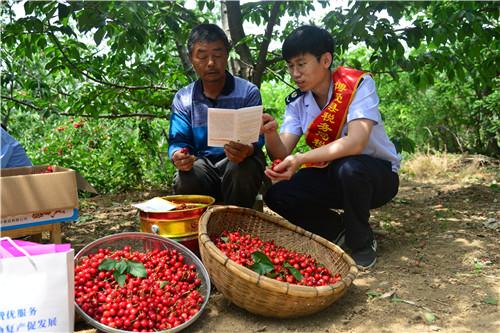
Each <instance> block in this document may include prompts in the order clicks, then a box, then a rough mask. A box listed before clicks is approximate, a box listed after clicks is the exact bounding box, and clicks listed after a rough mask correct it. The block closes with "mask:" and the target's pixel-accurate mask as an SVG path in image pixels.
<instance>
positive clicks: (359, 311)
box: [63, 157, 500, 333]
mask: <svg viewBox="0 0 500 333" xmlns="http://www.w3.org/2000/svg"><path fill="white" fill-rule="evenodd" d="M443 164H444V165H443ZM498 183H500V179H499V164H498V160H496V161H495V160H493V161H492V160H488V159H486V160H485V159H482V158H463V157H460V158H455V159H453V161H450V159H449V158H446V157H445V158H444V159H443V158H441V159H440V158H437V159H436V158H429V157H427V159H425V158H423V159H422V160H420V161H418V160H414V161H413V162H412V164H410V163H409V164H407V166H406V169H405V172H404V173H403V174H402V182H401V187H400V191H399V194H398V195H397V197H396V198H395V199H394V200H393V201H392V202H391V203H389V204H387V205H386V206H385V207H383V208H380V209H377V210H374V211H372V218H371V220H370V223H371V224H372V226H373V228H374V230H375V231H376V236H377V239H378V244H379V251H378V262H377V264H376V266H375V267H374V268H372V269H371V270H370V271H367V272H362V273H360V274H359V275H358V277H357V279H356V280H355V281H354V283H353V285H351V287H349V290H348V292H347V293H346V294H345V295H344V296H343V297H342V298H341V299H340V300H338V301H337V302H336V303H334V304H333V305H332V306H330V307H329V308H327V309H325V310H324V311H322V312H320V313H317V314H315V315H311V316H308V317H304V318H297V319H288V320H278V319H269V318H264V317H259V316H256V315H253V314H250V313H248V312H246V311H245V310H242V309H240V308H238V307H236V306H235V305H233V304H231V303H230V302H229V301H227V300H226V299H225V298H224V297H223V296H222V295H221V294H220V293H218V292H217V291H215V292H212V294H211V296H210V300H209V302H208V305H207V308H206V309H205V311H204V313H203V315H202V316H201V317H200V318H199V319H198V320H197V321H196V322H195V323H194V324H193V325H192V326H190V327H188V328H187V329H186V330H185V332H193V333H194V332H409V333H412V332H500V312H499V305H498V302H499V300H500V209H499V208H500V188H499V184H498ZM162 194H167V193H158V192H142V193H127V194H121V195H116V196H96V197H93V198H90V199H85V200H83V201H82V202H81V212H80V215H81V216H80V218H79V221H78V222H77V223H74V224H67V225H65V226H64V228H63V233H64V236H63V240H64V241H66V242H71V243H72V244H73V246H74V248H75V249H76V250H79V249H81V248H82V247H83V246H85V245H86V244H88V243H89V242H91V241H93V240H95V239H97V238H100V237H102V236H105V235H108V234H113V233H119V232H124V231H138V228H139V222H138V218H137V213H136V210H135V209H133V208H132V207H131V206H130V204H131V203H134V202H140V201H142V200H145V199H149V198H152V197H154V196H156V195H162ZM76 332H79V333H95V332H97V331H96V330H95V329H93V328H92V327H90V326H88V325H87V324H86V323H84V322H78V323H77V325H76Z"/></svg>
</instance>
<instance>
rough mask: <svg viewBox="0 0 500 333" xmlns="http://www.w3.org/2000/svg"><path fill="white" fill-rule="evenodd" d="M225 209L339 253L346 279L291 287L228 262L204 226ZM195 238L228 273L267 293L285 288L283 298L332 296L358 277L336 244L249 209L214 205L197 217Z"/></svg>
mask: <svg viewBox="0 0 500 333" xmlns="http://www.w3.org/2000/svg"><path fill="white" fill-rule="evenodd" d="M224 210H231V211H239V212H243V213H247V214H251V215H254V216H257V217H260V218H262V219H265V220H267V221H269V222H271V223H274V224H277V225H278V226H280V227H282V228H286V229H288V230H290V231H292V232H296V233H299V234H301V235H303V236H305V237H307V238H309V239H311V240H313V241H315V242H317V243H319V244H321V245H323V246H325V247H327V248H328V249H330V250H331V251H334V252H336V253H337V254H339V259H338V260H344V261H346V262H347V264H348V265H349V271H348V272H347V274H345V276H343V277H342V279H341V280H340V281H337V282H336V283H335V284H333V285H331V284H329V285H326V286H301V285H297V284H291V283H288V282H280V281H277V280H275V279H272V278H269V277H266V276H263V275H260V274H258V273H257V272H254V271H252V270H251V269H249V268H246V267H244V266H243V265H240V264H238V263H236V262H234V261H233V260H231V259H229V257H227V256H226V255H225V254H224V253H223V252H222V251H221V250H220V249H219V248H217V246H215V243H214V242H213V241H212V239H211V238H210V236H209V234H208V230H207V225H208V221H209V218H210V215H212V214H213V213H217V212H220V211H224ZM198 238H199V243H200V247H202V246H203V247H205V249H206V250H207V251H208V252H209V253H210V255H211V256H212V258H213V259H215V260H217V261H218V262H219V263H220V264H221V265H223V266H224V267H226V268H227V269H228V270H230V271H232V272H233V273H234V274H237V275H238V276H239V277H241V278H243V279H244V280H247V281H249V282H254V283H255V284H256V285H257V286H259V287H261V288H263V289H265V290H269V291H276V290H280V289H284V288H285V285H286V291H285V294H286V295H291V296H302V297H318V296H331V295H332V294H334V293H338V292H339V290H343V289H347V287H349V285H351V283H352V282H353V281H354V279H355V278H356V277H357V275H358V267H357V265H356V263H355V262H354V260H353V259H352V258H351V257H350V256H349V255H348V254H347V253H346V252H345V251H344V250H342V249H341V248H340V247H339V246H338V245H336V244H334V243H331V242H329V241H328V240H326V239H325V238H323V237H321V236H318V235H316V234H313V233H311V232H309V231H307V230H305V229H303V228H301V227H299V226H296V225H294V224H292V223H290V222H288V221H287V220H285V219H283V218H279V217H276V216H272V215H269V214H266V213H263V212H259V211H256V210H253V209H250V208H244V207H238V206H231V205H224V206H223V205H214V206H210V207H208V208H207V210H206V211H205V213H203V215H202V216H201V217H200V222H199V228H198Z"/></svg>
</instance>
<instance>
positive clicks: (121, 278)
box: [113, 271, 127, 287]
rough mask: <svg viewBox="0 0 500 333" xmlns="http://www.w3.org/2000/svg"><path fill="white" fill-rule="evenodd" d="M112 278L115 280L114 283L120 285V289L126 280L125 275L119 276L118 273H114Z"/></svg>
mask: <svg viewBox="0 0 500 333" xmlns="http://www.w3.org/2000/svg"><path fill="white" fill-rule="evenodd" d="M113 277H114V278H115V281H116V282H117V283H118V284H119V285H120V287H123V286H124V285H125V279H126V278H127V276H126V275H125V274H120V273H118V271H114V272H113Z"/></svg>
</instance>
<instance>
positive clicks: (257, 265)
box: [250, 251, 274, 275]
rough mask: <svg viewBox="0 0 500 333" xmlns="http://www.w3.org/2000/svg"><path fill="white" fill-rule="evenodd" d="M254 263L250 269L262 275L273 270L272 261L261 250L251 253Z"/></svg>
mask: <svg viewBox="0 0 500 333" xmlns="http://www.w3.org/2000/svg"><path fill="white" fill-rule="evenodd" d="M252 259H253V261H254V264H253V265H252V266H251V267H250V268H251V269H252V271H254V272H256V273H258V274H261V275H264V274H267V273H269V272H271V271H273V270H274V265H273V263H272V261H271V260H270V259H269V258H268V257H267V256H266V255H265V254H264V253H262V252H258V251H255V252H254V253H252Z"/></svg>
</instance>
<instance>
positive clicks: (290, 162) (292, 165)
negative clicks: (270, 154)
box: [264, 154, 302, 181]
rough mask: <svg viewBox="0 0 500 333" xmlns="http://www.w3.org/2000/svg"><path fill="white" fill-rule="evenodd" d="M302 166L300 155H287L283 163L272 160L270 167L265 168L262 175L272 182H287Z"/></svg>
mask: <svg viewBox="0 0 500 333" xmlns="http://www.w3.org/2000/svg"><path fill="white" fill-rule="evenodd" d="M301 165H302V161H301V155H300V154H295V155H289V156H287V157H286V158H285V159H284V160H283V161H281V160H274V161H273V164H272V165H271V167H267V168H266V170H265V171H264V173H265V174H266V176H268V177H269V178H271V180H272V181H280V180H288V179H290V178H292V176H293V175H294V174H295V172H297V170H298V169H299V168H300V166H301Z"/></svg>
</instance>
